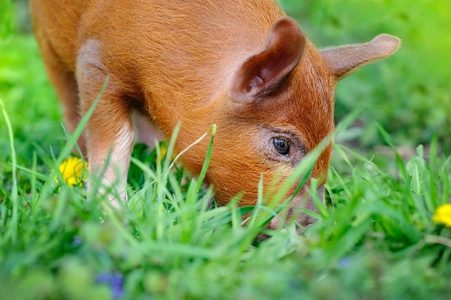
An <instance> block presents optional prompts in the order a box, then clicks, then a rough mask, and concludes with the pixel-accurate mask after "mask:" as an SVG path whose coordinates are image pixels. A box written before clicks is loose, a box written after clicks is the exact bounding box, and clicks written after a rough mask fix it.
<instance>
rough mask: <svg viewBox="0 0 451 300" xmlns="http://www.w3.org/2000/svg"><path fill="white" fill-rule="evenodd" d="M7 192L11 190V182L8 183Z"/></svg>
mask: <svg viewBox="0 0 451 300" xmlns="http://www.w3.org/2000/svg"><path fill="white" fill-rule="evenodd" d="M6 190H7V191H10V190H11V182H9V181H8V182H7V183H6Z"/></svg>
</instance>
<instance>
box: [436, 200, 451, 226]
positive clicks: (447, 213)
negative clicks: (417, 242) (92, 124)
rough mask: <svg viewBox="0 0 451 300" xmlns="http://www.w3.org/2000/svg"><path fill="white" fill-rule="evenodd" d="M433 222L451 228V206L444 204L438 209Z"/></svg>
mask: <svg viewBox="0 0 451 300" xmlns="http://www.w3.org/2000/svg"><path fill="white" fill-rule="evenodd" d="M432 220H434V222H435V223H442V224H444V225H445V226H446V227H451V204H443V205H442V206H440V207H439V208H437V210H436V211H435V214H434V216H433V217H432Z"/></svg>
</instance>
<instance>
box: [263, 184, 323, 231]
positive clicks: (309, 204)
mask: <svg viewBox="0 0 451 300" xmlns="http://www.w3.org/2000/svg"><path fill="white" fill-rule="evenodd" d="M317 193H318V198H319V200H320V201H321V202H322V203H324V199H325V198H324V197H325V196H324V186H320V187H319V188H318V189H317ZM290 205H291V206H292V207H289V208H288V212H286V213H279V216H278V217H274V218H273V219H272V220H271V221H270V222H269V224H268V225H267V228H268V229H276V228H280V227H279V223H280V222H281V221H282V220H281V218H282V217H283V216H284V215H286V217H285V220H283V221H285V223H287V222H289V221H290V220H293V217H294V216H297V218H296V221H297V223H299V224H300V225H301V226H302V227H303V228H304V229H306V228H308V227H310V226H311V225H312V224H313V223H315V222H316V221H317V219H316V218H314V217H312V216H309V215H308V214H306V213H303V212H300V211H298V210H297V209H296V207H299V208H304V209H308V210H311V211H312V212H314V213H318V210H317V209H316V207H315V205H314V204H313V200H312V198H311V197H306V196H304V195H297V196H295V197H294V198H293V200H292V201H291V202H290ZM296 230H297V231H298V232H299V233H300V232H301V231H302V228H299V227H298V228H297V229H296Z"/></svg>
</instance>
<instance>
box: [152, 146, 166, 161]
mask: <svg viewBox="0 0 451 300" xmlns="http://www.w3.org/2000/svg"><path fill="white" fill-rule="evenodd" d="M167 150H168V149H167V148H166V146H163V145H161V146H160V154H161V159H160V160H158V156H155V163H159V162H161V161H163V160H164V157H165V156H166V151H167Z"/></svg>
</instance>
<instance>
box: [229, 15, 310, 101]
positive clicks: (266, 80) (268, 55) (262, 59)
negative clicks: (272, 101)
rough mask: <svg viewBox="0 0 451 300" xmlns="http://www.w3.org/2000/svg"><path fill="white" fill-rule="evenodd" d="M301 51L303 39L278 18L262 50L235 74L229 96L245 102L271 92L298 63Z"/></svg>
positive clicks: (297, 30)
mask: <svg viewBox="0 0 451 300" xmlns="http://www.w3.org/2000/svg"><path fill="white" fill-rule="evenodd" d="M304 48H305V37H304V34H303V33H302V31H301V29H300V28H299V26H298V25H297V24H296V22H294V21H293V20H291V19H289V18H284V19H280V20H279V21H277V22H276V24H274V26H273V27H272V29H271V31H270V33H269V37H268V41H267V43H266V46H265V48H264V49H263V50H262V51H261V52H259V53H257V54H255V55H253V56H251V57H249V58H248V59H247V60H246V61H245V62H244V63H243V64H242V65H241V67H239V68H238V70H237V71H236V73H235V75H234V77H233V79H232V85H231V88H230V90H229V96H230V97H231V98H232V99H233V100H235V101H240V102H241V101H244V102H249V101H252V100H254V99H256V97H258V96H259V95H264V94H267V93H270V92H273V91H274V90H275V89H276V88H277V87H279V84H280V83H281V82H283V80H284V79H285V78H286V77H287V76H288V75H289V74H290V73H291V71H293V69H294V68H295V67H296V65H297V64H298V63H299V61H300V60H301V57H302V54H303V53H304Z"/></svg>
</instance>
